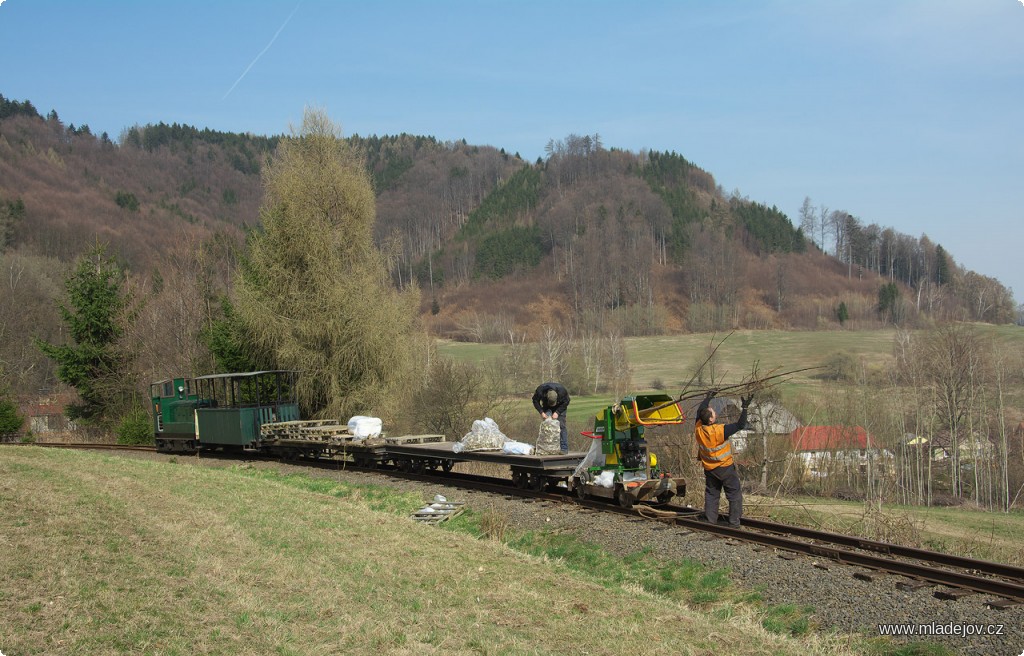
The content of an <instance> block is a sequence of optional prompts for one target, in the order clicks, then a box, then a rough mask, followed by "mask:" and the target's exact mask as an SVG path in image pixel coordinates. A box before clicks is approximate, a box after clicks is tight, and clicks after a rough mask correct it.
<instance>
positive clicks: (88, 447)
mask: <svg viewBox="0 0 1024 656" xmlns="http://www.w3.org/2000/svg"><path fill="white" fill-rule="evenodd" d="M16 446H41V447H44V448H51V449H75V450H78V451H151V452H154V453H155V452H156V447H155V446H143V445H136V444H89V443H85V442H78V443H72V444H69V443H65V442H19V443H17V445H16Z"/></svg>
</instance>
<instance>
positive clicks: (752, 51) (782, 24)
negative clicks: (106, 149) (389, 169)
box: [0, 0, 1024, 302]
mask: <svg viewBox="0 0 1024 656" xmlns="http://www.w3.org/2000/svg"><path fill="white" fill-rule="evenodd" d="M0 93H2V94H3V95H4V96H5V97H7V98H12V99H16V100H24V99H28V100H31V101H32V102H33V103H34V104H35V105H36V107H37V109H39V111H40V112H42V113H46V112H48V111H49V110H51V109H55V110H57V112H58V114H59V115H60V117H61V119H62V120H63V121H64V122H65V123H74V124H75V125H81V124H83V123H85V124H88V125H89V126H90V128H91V129H92V131H93V132H94V133H97V134H98V133H100V132H103V131H106V132H108V133H109V134H110V136H111V137H112V138H114V139H116V138H117V137H118V135H119V134H120V133H121V131H122V130H123V129H124V128H125V127H128V126H131V125H134V124H145V123H155V122H158V121H164V122H166V123H173V122H178V123H187V124H190V125H195V126H196V127H199V128H203V127H209V128H212V129H216V130H224V131H233V132H253V133H257V134H283V133H287V132H288V130H289V127H290V126H291V125H297V124H298V123H299V122H300V121H301V118H302V112H303V108H304V107H306V106H310V105H312V106H317V107H321V108H324V109H326V111H327V112H328V114H329V115H330V116H331V117H332V118H333V119H334V120H335V122H337V123H338V124H340V125H341V127H342V129H343V131H344V133H345V134H361V135H370V134H395V133H399V132H407V133H412V134H426V135H433V136H435V137H437V138H439V139H442V140H456V139H463V138H464V139H466V140H467V141H468V142H470V143H473V144H480V145H484V144H488V145H493V146H496V147H499V148H504V149H505V150H506V151H508V152H518V153H520V154H521V155H522V156H523V157H525V158H527V159H528V160H534V159H536V158H537V157H539V156H541V155H543V152H544V146H545V144H546V143H547V142H548V140H549V139H561V138H564V137H565V136H567V135H568V134H571V133H575V134H595V133H597V134H600V135H601V137H602V140H603V142H604V144H605V145H606V146H607V147H617V148H622V149H625V150H632V151H640V150H645V149H655V150H664V151H676V152H678V153H680V154H682V155H684V156H685V157H686V158H687V159H689V160H691V161H693V162H695V163H696V164H697V165H699V166H701V167H702V168H704V169H705V170H707V171H708V172H710V173H712V174H713V175H714V176H715V178H716V180H717V181H718V183H719V184H721V185H722V187H724V188H725V189H726V190H727V191H733V190H738V191H739V192H740V193H741V194H742V195H744V196H747V197H749V198H750V199H751V200H756V201H758V202H762V203H765V204H768V205H776V206H777V207H778V208H779V209H781V210H782V211H784V212H785V213H786V214H788V215H789V217H790V218H791V219H792V220H793V222H794V223H798V222H799V215H798V210H799V208H800V205H801V203H802V202H803V199H804V198H805V197H810V198H811V200H812V201H813V202H814V204H815V205H816V206H819V205H825V206H827V207H829V208H830V209H842V210H846V211H848V212H850V213H851V214H853V215H854V216H856V217H858V218H859V219H861V221H863V222H864V223H878V224H880V225H882V226H887V227H892V228H894V229H896V230H898V231H900V232H903V233H906V234H910V235H912V236H915V237H917V236H920V235H921V234H927V235H928V236H929V238H931V239H932V240H933V241H935V242H938V243H940V244H942V245H943V246H944V247H945V248H946V249H947V250H948V251H949V252H950V253H952V254H953V256H954V257H955V259H956V260H957V261H958V262H959V263H961V264H963V265H965V266H967V267H968V268H971V269H973V270H975V271H977V272H979V273H982V274H984V275H988V276H993V277H995V278H998V279H999V280H1000V281H1001V282H1002V283H1003V284H1005V285H1007V286H1008V287H1011V288H1013V289H1014V291H1015V297H1016V299H1017V300H1018V302H1020V301H1022V300H1024V265H1022V261H1021V258H1020V257H1019V251H1020V248H1021V245H1022V244H1024V179H1022V177H1024V175H1022V174H1024V0H959V1H947V0H917V1H905V2H904V1H900V0H884V1H875V0H831V1H828V2H824V1H821V0H788V1H783V0H763V1H757V2H755V1H753V0H750V1H742V2H741V1H735V2H730V1H719V2H688V1H687V2H684V1H674V2H669V1H644V0H630V1H629V2H626V1H617V2H610V1H604V2H602V1H600V0H591V1H587V2H584V1H581V0H573V1H563V0H546V1H533V0H521V1H515V2H513V1H497V0H492V1H487V0H477V1H472V2H471V1H447V0H435V1H432V2H431V1H427V0H420V1H417V2H412V1H409V2H404V1H402V2H400V1H395V0H379V1H377V2H369V1H366V2H344V1H341V2H328V1H326V0H303V1H302V2H294V1H282V2H269V1H260V0H247V1H243V0H234V1H230V2H218V1H216V0H206V1H202V2H200V1H194V0H181V1H177V2H162V1H157V0H153V1H146V2H143V1H141V0H140V1H138V2H128V1H119V2H118V1H109V2H103V1H98V2H81V1H77V2H71V1H67V0H62V1H56V0H53V1H51V0H0ZM0 186H2V181H0Z"/></svg>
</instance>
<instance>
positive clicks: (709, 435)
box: [694, 420, 732, 469]
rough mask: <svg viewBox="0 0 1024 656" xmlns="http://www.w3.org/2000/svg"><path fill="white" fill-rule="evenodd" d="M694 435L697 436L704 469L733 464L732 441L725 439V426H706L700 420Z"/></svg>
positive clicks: (698, 449) (698, 450)
mask: <svg viewBox="0 0 1024 656" xmlns="http://www.w3.org/2000/svg"><path fill="white" fill-rule="evenodd" d="M694 436H695V437H696V438H697V452H698V453H699V455H700V464H702V465H704V469H717V468H719V467H728V466H729V465H731V464H732V443H731V442H729V441H727V440H726V439H725V426H723V425H722V424H712V425H710V426H705V425H704V423H703V422H701V421H699V420H698V421H697V427H696V429H695V430H694Z"/></svg>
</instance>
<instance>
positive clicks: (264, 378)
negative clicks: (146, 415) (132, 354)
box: [151, 370, 299, 452]
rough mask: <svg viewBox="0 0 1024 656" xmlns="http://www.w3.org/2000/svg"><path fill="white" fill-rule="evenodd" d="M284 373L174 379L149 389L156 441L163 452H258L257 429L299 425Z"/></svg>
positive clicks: (289, 376) (291, 377)
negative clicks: (291, 423)
mask: <svg viewBox="0 0 1024 656" xmlns="http://www.w3.org/2000/svg"><path fill="white" fill-rule="evenodd" d="M296 377H297V372H295V371H287V370H273V371H253V372H247V373H233V374H212V375H209V376H199V377H198V378H175V379H173V380H167V381H161V382H159V383H154V384H153V385H152V386H151V389H152V397H153V399H152V400H153V430H154V441H155V442H156V445H157V448H158V449H160V450H161V451H181V452H193V451H196V450H197V449H200V448H202V449H226V450H240V449H249V448H258V446H259V439H260V426H262V425H263V424H266V423H273V422H280V421H295V420H297V419H299V405H298V401H297V399H296V386H295V380H296Z"/></svg>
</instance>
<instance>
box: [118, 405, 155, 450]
mask: <svg viewBox="0 0 1024 656" xmlns="http://www.w3.org/2000/svg"><path fill="white" fill-rule="evenodd" d="M150 422H151V420H150V417H149V413H147V412H146V411H145V410H143V409H142V408H140V407H138V406H136V407H135V408H133V409H132V410H130V411H129V412H128V414H126V415H124V417H122V418H121V423H120V425H118V427H117V443H118V444H152V443H153V426H152V424H151V423H150Z"/></svg>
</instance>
